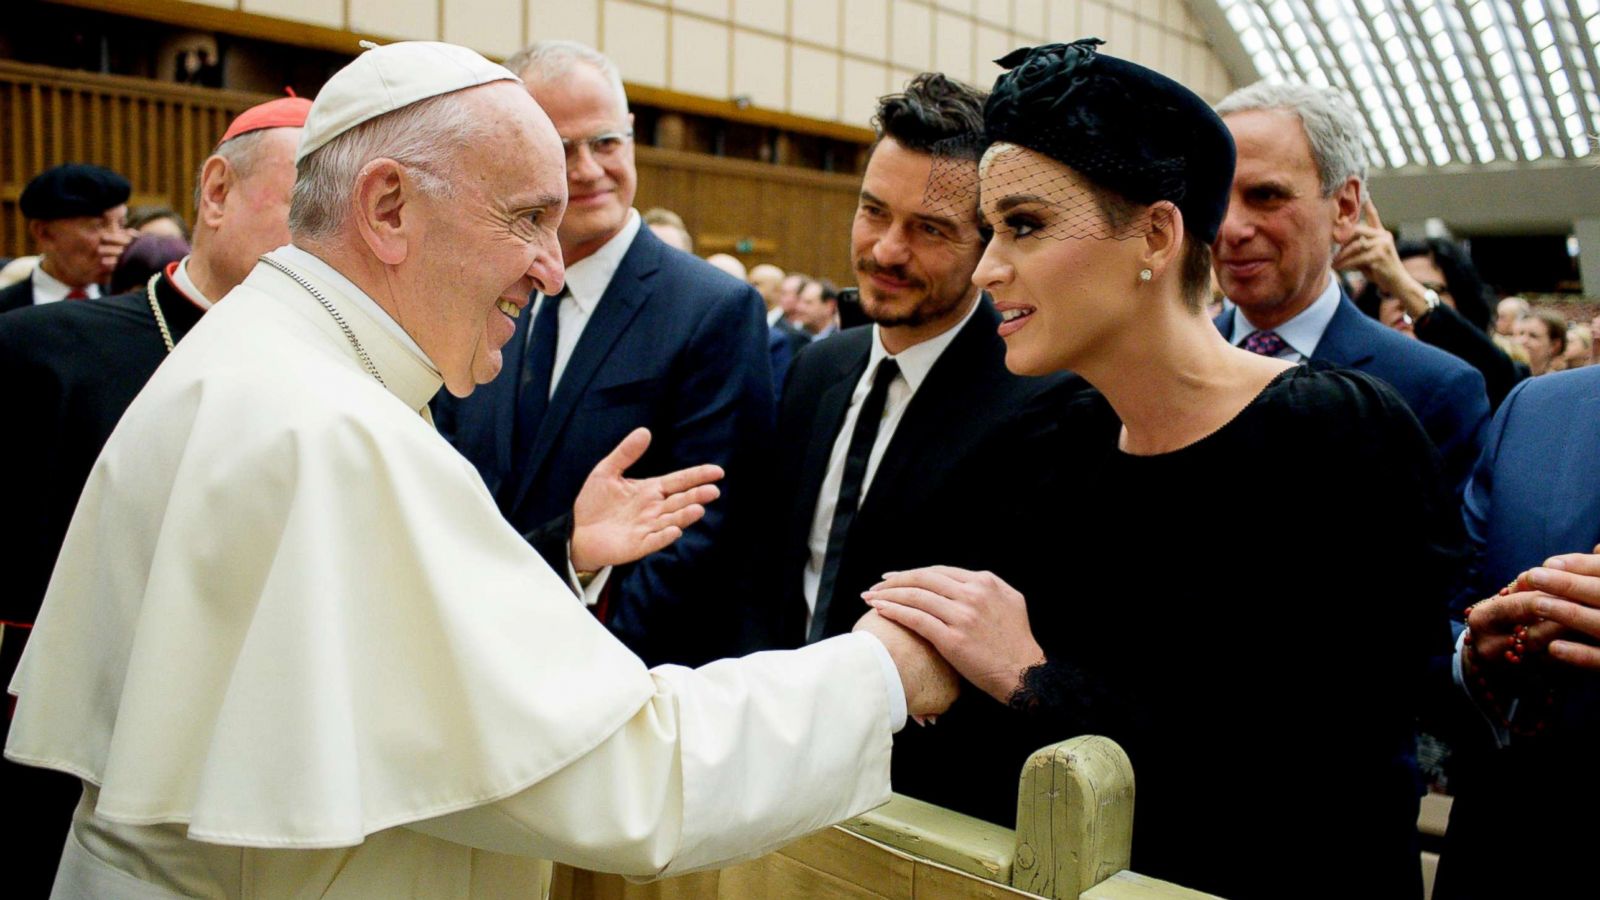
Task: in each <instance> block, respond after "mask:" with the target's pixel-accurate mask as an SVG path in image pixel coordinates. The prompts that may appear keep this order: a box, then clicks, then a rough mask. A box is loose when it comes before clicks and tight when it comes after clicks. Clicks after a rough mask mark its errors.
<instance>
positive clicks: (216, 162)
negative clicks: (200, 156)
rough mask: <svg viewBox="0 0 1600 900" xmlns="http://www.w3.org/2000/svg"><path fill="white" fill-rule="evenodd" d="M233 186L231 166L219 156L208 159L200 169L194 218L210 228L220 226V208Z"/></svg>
mask: <svg viewBox="0 0 1600 900" xmlns="http://www.w3.org/2000/svg"><path fill="white" fill-rule="evenodd" d="M233 184H234V171H233V166H232V165H231V164H229V162H228V161H227V160H226V159H223V158H222V157H220V156H213V157H210V158H208V159H207V160H206V162H205V166H204V167H203V168H201V169H200V208H199V209H197V210H195V218H197V219H199V220H200V221H201V222H204V223H205V224H206V225H208V226H210V227H211V228H216V227H217V226H219V225H221V224H222V208H223V206H225V205H226V204H227V202H228V192H229V191H231V190H233Z"/></svg>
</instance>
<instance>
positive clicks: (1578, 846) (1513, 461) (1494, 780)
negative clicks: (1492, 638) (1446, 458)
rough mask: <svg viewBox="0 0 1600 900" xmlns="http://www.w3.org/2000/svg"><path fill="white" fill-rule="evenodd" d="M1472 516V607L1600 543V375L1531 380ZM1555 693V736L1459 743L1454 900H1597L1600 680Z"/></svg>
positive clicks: (1451, 868)
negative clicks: (1594, 858) (1578, 813)
mask: <svg viewBox="0 0 1600 900" xmlns="http://www.w3.org/2000/svg"><path fill="white" fill-rule="evenodd" d="M1464 515H1465V519H1466V526H1467V534H1468V538H1469V540H1470V542H1471V550H1472V552H1473V565H1472V576H1473V577H1472V579H1471V580H1472V584H1471V586H1470V587H1469V589H1468V590H1467V591H1466V593H1465V594H1464V595H1463V596H1462V597H1461V598H1459V600H1458V607H1460V606H1464V605H1465V604H1467V603H1471V602H1473V601H1475V600H1479V599H1482V598H1484V597H1487V596H1490V595H1492V594H1494V593H1495V592H1496V591H1497V590H1499V588H1501V587H1502V586H1504V585H1505V584H1507V583H1509V582H1510V581H1511V579H1513V578H1515V577H1516V576H1517V575H1518V574H1519V573H1520V572H1522V571H1523V570H1524V569H1527V568H1530V567H1532V566H1536V565H1538V564H1540V563H1542V562H1543V561H1544V560H1545V559H1547V558H1548V557H1551V556H1554V555H1556V554H1559V553H1588V552H1590V551H1592V550H1593V549H1594V546H1595V544H1596V543H1600V367H1588V368H1583V369H1576V370H1573V371H1570V372H1557V373H1554V374H1551V375H1543V376H1540V377H1538V378H1530V379H1527V380H1525V381H1523V382H1522V383H1520V384H1518V385H1517V387H1516V388H1514V389H1513V390H1512V391H1511V393H1510V394H1509V395H1507V397H1506V400H1505V402H1504V403H1503V404H1501V406H1500V411H1499V412H1498V413H1497V414H1496V415H1495V417H1494V421H1493V422H1492V423H1491V424H1490V425H1489V428H1488V431H1487V436H1486V439H1485V441H1484V451H1483V456H1482V458H1481V459H1480V460H1479V461H1478V465H1477V468H1476V470H1475V471H1474V472H1473V475H1472V480H1471V482H1470V483H1469V484H1468V486H1467V495H1466V506H1465V512H1464ZM1555 687H1556V695H1555V696H1556V698H1557V702H1556V705H1555V706H1553V707H1550V708H1548V709H1546V710H1544V711H1543V712H1538V713H1536V714H1538V715H1541V716H1542V717H1543V718H1544V720H1545V721H1546V723H1547V726H1548V730H1547V731H1546V733H1545V734H1543V735H1541V736H1539V737H1534V738H1523V737H1513V738H1512V741H1511V744H1510V745H1509V746H1508V747H1506V748H1503V749H1502V748H1495V747H1492V746H1489V745H1488V743H1487V742H1483V743H1481V744H1479V745H1477V746H1473V745H1471V744H1468V743H1465V742H1462V743H1458V744H1457V745H1456V750H1457V755H1458V763H1457V770H1456V771H1454V772H1452V781H1451V783H1452V788H1453V790H1454V792H1455V793H1456V801H1455V807H1454V809H1453V810H1452V812H1451V816H1450V830H1449V832H1448V834H1447V836H1446V840H1445V851H1444V853H1443V855H1442V857H1441V859H1440V864H1439V865H1440V867H1439V880H1438V882H1437V884H1436V887H1435V890H1434V896H1435V897H1437V898H1440V900H1447V898H1449V900H1458V898H1464V897H1513V896H1518V897H1577V896H1591V895H1593V893H1594V890H1595V887H1594V877H1593V874H1592V871H1591V870H1590V867H1589V862H1588V860H1589V858H1590V856H1591V855H1592V853H1593V848H1594V845H1595V840H1596V838H1597V837H1600V827H1597V826H1596V825H1595V823H1594V819H1593V817H1592V816H1587V817H1580V818H1579V819H1577V820H1574V819H1573V817H1572V816H1571V812H1572V811H1574V810H1585V809H1588V810H1592V809H1594V808H1596V804H1600V782H1597V780H1596V779H1595V777H1594V774H1593V767H1594V760H1595V759H1596V758H1597V757H1600V675H1595V674H1593V673H1581V672H1577V671H1573V670H1563V671H1561V672H1560V674H1559V676H1558V680H1557V681H1556V684H1555ZM1538 699H1539V698H1538V697H1534V698H1530V700H1529V701H1524V703H1525V704H1528V705H1527V706H1524V709H1526V708H1528V706H1531V705H1532V702H1533V701H1537V700H1538ZM1520 715H1521V713H1520V712H1519V716H1520ZM1472 724H1479V723H1472ZM1476 731H1477V733H1478V734H1480V735H1482V734H1484V731H1483V729H1482V728H1481V727H1479V728H1478V729H1477V730H1476ZM1512 860H1537V862H1536V863H1535V864H1530V865H1526V866H1523V865H1513V864H1512V863H1511V861H1512Z"/></svg>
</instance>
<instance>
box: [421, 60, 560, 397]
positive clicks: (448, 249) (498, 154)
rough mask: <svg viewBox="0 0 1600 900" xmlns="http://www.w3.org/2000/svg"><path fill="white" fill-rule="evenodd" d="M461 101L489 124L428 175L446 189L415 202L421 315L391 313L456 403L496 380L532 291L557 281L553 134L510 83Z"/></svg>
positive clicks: (550, 288)
mask: <svg viewBox="0 0 1600 900" xmlns="http://www.w3.org/2000/svg"><path fill="white" fill-rule="evenodd" d="M468 102H471V103H474V104H477V105H478V106H479V108H478V109H477V110H476V113H475V114H476V115H481V116H483V117H484V119H482V120H481V121H485V122H487V123H488V127H487V128H485V130H484V134H485V137H484V138H483V139H481V140H478V141H475V142H472V143H470V144H468V145H466V146H464V147H463V148H462V149H461V150H460V151H459V152H458V154H457V156H456V158H455V160H454V164H453V166H452V168H453V169H454V171H451V172H441V173H436V174H437V175H439V176H440V177H443V178H446V179H448V180H449V181H450V182H451V185H452V188H453V190H451V191H447V192H443V193H436V194H429V193H426V192H424V193H423V194H421V195H420V196H419V197H418V199H417V204H418V207H419V209H418V211H417V212H418V214H419V215H420V216H421V217H422V222H423V224H424V226H425V230H424V233H423V236H422V239H421V240H420V241H419V242H418V248H419V260H418V262H419V266H420V271H421V272H422V273H424V274H423V278H422V279H421V280H422V282H423V285H422V287H421V289H420V290H417V291H415V292H413V297H414V300H413V302H414V303H415V304H416V305H417V307H415V308H416V309H417V312H419V313H420V315H417V316H407V315H405V311H404V310H402V314H401V316H400V319H401V324H402V325H405V326H406V328H407V331H409V332H410V333H411V334H412V336H413V337H414V338H415V339H416V341H417V344H418V345H419V346H420V347H421V348H422V349H423V352H425V353H427V354H428V357H429V358H430V359H432V360H433V362H434V364H435V365H437V366H438V367H439V372H440V374H441V375H443V376H444V382H445V386H446V387H447V388H449V390H450V392H451V393H452V394H455V395H456V396H458V397H465V396H466V395H467V394H470V393H471V392H472V389H473V388H474V387H475V386H477V385H479V384H484V383H486V382H488V381H491V380H493V379H494V377H495V376H496V375H498V374H499V372H500V369H501V365H502V355H501V349H502V348H503V347H504V346H505V344H506V342H507V341H509V340H510V339H511V337H512V335H513V333H514V331H515V327H516V323H515V321H514V318H515V316H516V315H521V314H522V310H523V309H524V308H525V307H526V306H527V304H528V300H529V296H530V295H531V294H532V293H533V291H535V290H538V291H541V292H544V293H556V292H558V291H560V289H561V285H562V282H563V281H564V280H565V278H566V273H565V270H564V268H563V266H562V263H561V249H560V245H559V242H558V239H557V228H558V226H559V225H560V223H561V215H562V210H563V207H564V203H565V197H566V191H565V185H564V184H563V176H562V166H561V144H560V141H559V140H558V139H557V138H556V132H555V129H554V128H552V127H551V125H550V122H549V120H548V119H547V118H546V117H545V115H544V113H543V112H542V111H540V109H539V107H538V105H537V104H535V103H534V102H533V100H532V99H531V98H529V97H528V95H527V93H526V92H525V91H523V90H522V88H521V87H519V86H518V85H517V84H515V83H514V82H510V81H505V82H498V83H495V84H492V85H486V86H484V87H483V88H479V89H474V90H473V91H472V92H471V96H470V97H469V98H468Z"/></svg>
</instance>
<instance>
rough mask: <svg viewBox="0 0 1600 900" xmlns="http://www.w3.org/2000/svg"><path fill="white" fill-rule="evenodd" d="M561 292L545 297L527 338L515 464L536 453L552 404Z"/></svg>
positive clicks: (563, 294) (513, 445)
mask: <svg viewBox="0 0 1600 900" xmlns="http://www.w3.org/2000/svg"><path fill="white" fill-rule="evenodd" d="M566 296H567V289H566V288H565V287H563V288H562V289H561V293H559V294H556V295H555V296H553V297H548V296H547V297H545V298H544V299H543V300H542V301H541V302H540V303H539V312H538V314H537V315H535V316H534V319H533V334H530V335H528V343H527V348H526V355H525V356H524V357H523V359H522V377H521V378H520V379H519V380H518V382H517V421H516V429H515V431H513V432H512V439H511V452H512V464H513V465H514V466H521V465H522V464H523V462H524V461H526V460H527V458H528V454H529V453H531V452H532V451H533V442H534V439H535V438H537V437H538V436H539V423H540V422H543V421H544V411H545V408H546V407H547V406H549V405H550V375H551V372H552V371H553V370H554V369H555V365H556V330H557V327H558V325H559V319H558V318H557V315H558V314H559V313H560V311H561V301H562V299H563V298H564V297H566Z"/></svg>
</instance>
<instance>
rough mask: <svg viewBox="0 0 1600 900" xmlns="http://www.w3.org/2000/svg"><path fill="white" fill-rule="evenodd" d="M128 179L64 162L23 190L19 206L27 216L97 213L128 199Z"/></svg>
mask: <svg viewBox="0 0 1600 900" xmlns="http://www.w3.org/2000/svg"><path fill="white" fill-rule="evenodd" d="M132 191H133V188H132V186H130V185H129V184H128V179H126V178H123V177H122V176H121V175H118V174H117V173H115V172H113V171H111V170H110V169H102V168H101V167H99V166H91V165H86V164H84V163H67V164H66V165H61V166H55V167H54V168H49V169H45V170H44V171H43V172H40V173H39V174H38V175H35V176H34V177H33V180H32V181H30V182H28V186H27V187H25V188H23V189H22V196H21V197H20V198H19V203H18V205H19V206H21V207H22V215H23V217H24V218H27V219H42V220H46V221H48V220H50V219H72V218H76V217H78V216H98V215H100V214H101V213H103V212H105V211H106V210H108V209H110V208H112V207H113V206H118V205H120V204H123V203H127V202H128V195H129V194H130V193H132Z"/></svg>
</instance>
